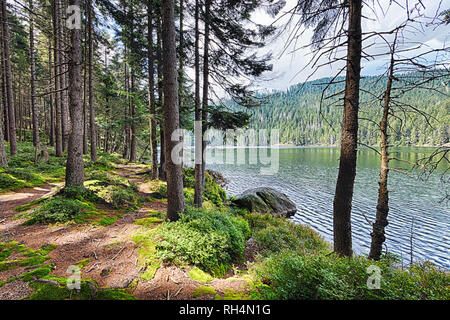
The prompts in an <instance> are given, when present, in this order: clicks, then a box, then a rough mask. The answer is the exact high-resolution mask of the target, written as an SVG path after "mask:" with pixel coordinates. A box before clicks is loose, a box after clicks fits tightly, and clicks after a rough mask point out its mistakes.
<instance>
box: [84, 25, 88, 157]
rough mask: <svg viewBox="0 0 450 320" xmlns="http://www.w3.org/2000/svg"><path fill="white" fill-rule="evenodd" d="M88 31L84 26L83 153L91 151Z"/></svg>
mask: <svg viewBox="0 0 450 320" xmlns="http://www.w3.org/2000/svg"><path fill="white" fill-rule="evenodd" d="M88 32H89V27H88V26H86V24H85V26H84V48H83V154H88V153H89V140H88V135H89V129H88V110H87V109H88V108H87V103H88V81H87V78H88V66H87V64H88V50H87V47H88V45H87V44H88Z"/></svg>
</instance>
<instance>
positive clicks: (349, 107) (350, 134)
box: [333, 0, 361, 256]
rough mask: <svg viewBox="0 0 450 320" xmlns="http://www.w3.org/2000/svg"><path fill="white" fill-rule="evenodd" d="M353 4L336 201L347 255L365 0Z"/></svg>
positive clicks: (338, 232)
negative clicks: (362, 17) (363, 4)
mask: <svg viewBox="0 0 450 320" xmlns="http://www.w3.org/2000/svg"><path fill="white" fill-rule="evenodd" d="M349 5H350V7H349V24H348V48H347V70H346V79H345V95H344V113H343V120H342V138H341V155H340V161H339V174H338V178H337V183H336V193H335V195H334V202H333V231H334V233H333V234H334V251H335V252H336V253H337V254H339V255H343V256H351V255H352V228H351V210H352V199H353V185H354V182H355V176H356V151H357V142H358V110H359V80H360V72H361V0H349Z"/></svg>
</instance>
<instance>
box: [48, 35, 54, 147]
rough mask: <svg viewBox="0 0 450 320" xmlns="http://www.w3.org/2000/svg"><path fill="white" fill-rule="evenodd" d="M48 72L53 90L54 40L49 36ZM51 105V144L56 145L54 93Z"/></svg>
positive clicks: (51, 97) (51, 94) (49, 84)
mask: <svg viewBox="0 0 450 320" xmlns="http://www.w3.org/2000/svg"><path fill="white" fill-rule="evenodd" d="M48 74H49V75H50V80H49V83H48V87H49V88H50V91H53V90H54V88H53V85H52V84H53V81H52V77H53V68H52V40H51V37H49V38H48ZM49 106H50V141H49V144H50V146H52V147H54V146H55V110H54V106H53V93H50V95H49Z"/></svg>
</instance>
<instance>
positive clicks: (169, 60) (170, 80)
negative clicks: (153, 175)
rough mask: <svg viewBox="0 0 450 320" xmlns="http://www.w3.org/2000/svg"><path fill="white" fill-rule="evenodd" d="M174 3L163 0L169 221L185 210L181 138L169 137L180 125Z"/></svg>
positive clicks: (170, 0)
mask: <svg viewBox="0 0 450 320" xmlns="http://www.w3.org/2000/svg"><path fill="white" fill-rule="evenodd" d="M174 7H175V2H174V0H166V1H163V2H162V45H163V53H164V60H163V81H164V125H165V132H166V139H165V145H166V152H167V153H166V155H167V158H166V167H167V170H166V172H167V219H168V220H170V221H176V220H178V219H179V214H180V213H182V212H184V209H185V202H184V193H183V176H182V170H181V165H180V164H175V163H174V159H172V156H171V154H172V150H173V149H174V147H175V146H176V145H177V143H178V141H172V139H170V137H171V136H172V133H173V132H174V131H175V130H178V129H179V127H180V119H179V110H178V80H177V68H176V66H177V53H176V43H175V17H174V10H175V8H174Z"/></svg>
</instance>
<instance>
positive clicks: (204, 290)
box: [192, 286, 217, 298]
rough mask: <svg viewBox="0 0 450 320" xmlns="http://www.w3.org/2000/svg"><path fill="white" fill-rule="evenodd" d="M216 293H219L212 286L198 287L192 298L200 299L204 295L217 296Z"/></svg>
mask: <svg viewBox="0 0 450 320" xmlns="http://www.w3.org/2000/svg"><path fill="white" fill-rule="evenodd" d="M216 293H217V291H216V290H215V289H214V288H213V287H211V286H198V287H197V288H196V289H195V291H194V294H193V295H192V297H193V298H198V297H200V296H204V295H215V294H216Z"/></svg>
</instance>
